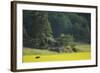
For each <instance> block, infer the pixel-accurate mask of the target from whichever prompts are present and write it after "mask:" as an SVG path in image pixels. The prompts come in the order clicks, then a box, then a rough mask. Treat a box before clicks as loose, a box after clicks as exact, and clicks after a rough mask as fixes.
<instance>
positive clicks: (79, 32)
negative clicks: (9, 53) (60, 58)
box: [23, 10, 91, 53]
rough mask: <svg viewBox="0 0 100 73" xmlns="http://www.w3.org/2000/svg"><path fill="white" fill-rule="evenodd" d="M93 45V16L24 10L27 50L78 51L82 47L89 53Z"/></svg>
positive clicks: (24, 37)
mask: <svg viewBox="0 0 100 73" xmlns="http://www.w3.org/2000/svg"><path fill="white" fill-rule="evenodd" d="M84 44H85V46H88V49H86V47H85V48H84ZM90 44H91V14H90V13H75V12H56V11H36V10H23V47H24V48H31V49H34V50H40V51H41V50H47V51H51V53H52V52H55V53H61V52H78V51H81V48H80V47H79V46H80V45H82V46H81V47H82V50H84V49H85V50H90ZM77 46H78V47H77ZM49 53H50V52H49Z"/></svg>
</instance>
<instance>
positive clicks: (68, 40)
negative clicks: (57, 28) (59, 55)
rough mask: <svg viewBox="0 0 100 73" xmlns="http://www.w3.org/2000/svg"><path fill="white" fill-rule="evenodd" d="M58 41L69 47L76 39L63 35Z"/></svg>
mask: <svg viewBox="0 0 100 73" xmlns="http://www.w3.org/2000/svg"><path fill="white" fill-rule="evenodd" d="M58 41H59V42H60V44H61V45H63V46H67V45H70V44H72V43H73V42H74V38H73V36H72V35H65V34H61V35H60V37H59V38H58Z"/></svg>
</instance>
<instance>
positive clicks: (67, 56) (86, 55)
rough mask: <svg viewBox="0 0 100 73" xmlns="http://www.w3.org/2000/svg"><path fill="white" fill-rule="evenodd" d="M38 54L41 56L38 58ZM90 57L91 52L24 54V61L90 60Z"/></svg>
mask: <svg viewBox="0 0 100 73" xmlns="http://www.w3.org/2000/svg"><path fill="white" fill-rule="evenodd" d="M37 56H38V57H39V58H36V57H37ZM88 59H91V54H90V52H81V53H62V54H56V55H25V56H23V62H45V61H69V60H88Z"/></svg>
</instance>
